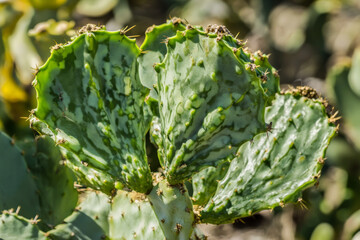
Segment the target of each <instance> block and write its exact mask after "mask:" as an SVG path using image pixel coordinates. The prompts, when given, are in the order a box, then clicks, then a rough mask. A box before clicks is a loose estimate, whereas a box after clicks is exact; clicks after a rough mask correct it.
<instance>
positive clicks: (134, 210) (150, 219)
mask: <svg viewBox="0 0 360 240" xmlns="http://www.w3.org/2000/svg"><path fill="white" fill-rule="evenodd" d="M109 227H110V228H109V231H110V237H111V238H112V239H165V235H164V233H163V230H162V229H161V227H160V224H159V220H158V219H157V218H156V215H155V213H154V211H153V209H152V208H151V205H150V202H149V200H148V199H147V198H146V196H145V195H144V194H139V193H135V192H132V193H128V192H124V191H119V192H118V195H117V196H116V197H115V198H114V200H113V203H112V211H111V214H110V216H109ZM169 239H171V238H169Z"/></svg>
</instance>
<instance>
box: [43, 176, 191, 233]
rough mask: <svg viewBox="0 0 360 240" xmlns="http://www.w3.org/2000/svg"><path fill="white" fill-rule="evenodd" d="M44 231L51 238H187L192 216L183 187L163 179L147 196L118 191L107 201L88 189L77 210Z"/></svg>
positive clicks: (100, 194) (104, 197) (103, 196)
mask: <svg viewBox="0 0 360 240" xmlns="http://www.w3.org/2000/svg"><path fill="white" fill-rule="evenodd" d="M64 221H65V223H64V224H61V225H58V226H57V227H56V228H55V229H54V230H51V231H49V232H48V233H47V234H48V235H49V236H50V237H52V238H54V239H69V238H71V236H76V237H78V238H81V239H105V238H110V239H133V238H139V239H189V238H190V235H191V233H192V231H193V227H192V224H193V221H194V215H193V212H192V204H191V200H190V198H189V197H188V195H187V192H186V190H185V189H184V188H183V186H177V187H171V186H168V185H167V183H166V182H165V181H161V182H160V183H159V184H158V185H156V186H155V187H154V188H153V190H152V192H151V193H150V194H149V195H147V196H146V195H145V194H141V193H136V192H130V193H129V192H125V191H118V193H117V195H116V196H115V197H114V198H113V199H111V200H110V201H109V199H108V196H106V195H105V194H102V193H94V192H91V193H90V194H89V195H88V196H87V197H86V198H85V200H84V201H83V202H82V203H81V204H80V206H79V207H78V210H77V211H76V212H74V213H73V214H72V215H71V216H69V217H68V218H66V219H65V220H64Z"/></svg>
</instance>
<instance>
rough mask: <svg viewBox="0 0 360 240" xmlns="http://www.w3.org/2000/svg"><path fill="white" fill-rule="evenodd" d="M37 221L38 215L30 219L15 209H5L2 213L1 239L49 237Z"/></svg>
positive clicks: (38, 238) (0, 218) (40, 238)
mask: <svg viewBox="0 0 360 240" xmlns="http://www.w3.org/2000/svg"><path fill="white" fill-rule="evenodd" d="M34 217H35V216H34ZM37 222H38V221H37V220H36V217H35V218H34V219H31V220H28V219H26V218H24V217H22V216H19V215H17V213H16V212H13V210H10V211H3V212H2V214H1V215H0V239H37V240H42V239H44V240H45V239H47V238H46V237H45V233H44V232H42V231H40V229H39V228H38V226H37Z"/></svg>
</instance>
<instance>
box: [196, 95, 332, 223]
mask: <svg viewBox="0 0 360 240" xmlns="http://www.w3.org/2000/svg"><path fill="white" fill-rule="evenodd" d="M266 120H267V121H268V122H271V123H272V129H269V132H266V133H261V134H259V135H257V136H256V137H255V138H254V139H253V140H252V141H249V142H247V143H245V144H243V145H242V146H241V147H240V148H239V149H238V151H237V153H236V158H234V159H233V160H232V161H231V164H230V166H229V170H228V171H227V173H226V175H225V177H224V178H223V179H222V180H221V181H220V182H219V184H218V189H217V191H216V193H215V195H214V196H213V197H212V198H211V199H210V201H209V202H208V203H207V205H206V206H205V208H204V209H203V210H202V211H201V213H200V214H201V218H202V221H203V222H209V223H215V224H220V223H225V222H232V221H234V220H235V219H237V218H240V217H247V216H251V215H252V214H253V213H255V212H258V211H260V210H264V209H273V208H274V207H276V206H284V204H285V203H287V202H296V201H297V200H298V198H299V197H300V193H301V191H302V190H304V189H305V188H307V187H309V186H311V185H313V184H314V183H315V182H317V181H318V178H319V177H320V170H321V168H322V166H323V164H324V160H325V159H324V157H325V151H326V149H327V146H328V144H329V141H330V139H331V138H332V137H333V136H334V135H335V126H334V125H333V124H332V123H330V122H329V118H328V116H327V114H326V111H325V109H324V107H323V105H322V104H321V103H320V102H317V101H316V100H315V101H314V100H311V99H308V98H305V97H301V96H293V95H291V94H289V93H288V94H285V95H277V96H276V98H275V100H274V102H273V105H272V106H271V107H268V108H267V111H266Z"/></svg>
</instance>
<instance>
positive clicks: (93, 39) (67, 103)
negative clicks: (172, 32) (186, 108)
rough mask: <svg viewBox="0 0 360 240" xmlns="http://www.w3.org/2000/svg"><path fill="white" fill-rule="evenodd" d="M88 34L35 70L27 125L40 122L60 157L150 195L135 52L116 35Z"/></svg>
mask: <svg viewBox="0 0 360 240" xmlns="http://www.w3.org/2000/svg"><path fill="white" fill-rule="evenodd" d="M87 30H89V29H84V30H83V31H85V33H84V34H82V35H80V36H78V37H77V38H75V39H74V40H73V41H72V42H71V43H69V44H66V45H57V46H55V47H54V48H53V51H52V54H51V57H50V58H49V59H48V61H47V62H46V63H45V65H44V66H42V67H41V68H40V69H39V72H38V73H37V76H36V78H35V80H34V87H35V89H36V92H37V103H38V106H37V108H36V109H35V110H34V112H33V115H32V122H36V121H42V122H44V123H45V124H46V127H47V128H48V129H50V130H51V132H52V134H53V135H54V139H55V141H56V143H57V144H58V145H60V146H61V147H62V151H63V152H64V154H66V153H67V152H70V153H71V154H72V155H73V156H74V157H77V158H78V159H79V160H80V161H82V162H84V163H85V165H88V166H91V167H92V168H94V169H96V170H97V171H100V172H103V173H104V174H108V175H109V176H110V177H111V178H113V179H114V180H113V181H120V182H122V183H123V184H125V185H127V186H128V187H130V188H131V189H134V190H136V191H138V192H143V193H146V192H150V190H151V188H152V183H151V174H150V169H149V167H148V164H147V160H146V154H145V141H144V138H145V133H146V130H147V129H148V126H146V124H145V121H144V119H143V117H144V112H143V111H144V110H143V105H144V99H145V95H146V94H147V92H148V91H147V90H146V89H145V88H143V87H142V85H141V83H140V80H139V79H138V75H137V74H136V73H137V64H136V58H137V56H138V55H139V54H140V50H139V48H138V47H137V46H136V44H135V40H130V39H129V38H127V37H126V36H125V35H124V34H123V33H122V32H121V31H120V32H107V31H104V30H98V29H95V30H98V31H94V32H89V31H87ZM37 130H39V131H40V132H43V133H45V132H46V131H48V130H47V129H46V128H41V129H37ZM79 169H80V170H81V168H79ZM98 185H100V186H101V185H102V183H101V182H99V183H98Z"/></svg>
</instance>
